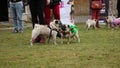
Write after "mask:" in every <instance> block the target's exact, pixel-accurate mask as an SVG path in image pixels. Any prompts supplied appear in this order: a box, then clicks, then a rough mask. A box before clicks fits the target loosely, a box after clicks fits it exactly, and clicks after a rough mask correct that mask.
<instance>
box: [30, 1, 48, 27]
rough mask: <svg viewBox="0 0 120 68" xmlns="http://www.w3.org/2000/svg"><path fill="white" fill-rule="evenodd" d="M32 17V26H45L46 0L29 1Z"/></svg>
mask: <svg viewBox="0 0 120 68" xmlns="http://www.w3.org/2000/svg"><path fill="white" fill-rule="evenodd" d="M28 4H29V7H30V12H31V17H32V26H33V28H34V25H35V24H42V25H45V19H44V8H45V6H46V0H29V2H28Z"/></svg>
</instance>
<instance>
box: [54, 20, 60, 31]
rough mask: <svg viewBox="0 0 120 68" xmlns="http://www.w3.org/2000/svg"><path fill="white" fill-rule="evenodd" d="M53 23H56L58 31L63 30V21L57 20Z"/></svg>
mask: <svg viewBox="0 0 120 68" xmlns="http://www.w3.org/2000/svg"><path fill="white" fill-rule="evenodd" d="M53 22H54V26H55V28H56V29H57V30H59V29H60V28H61V21H60V20H57V19H55V20H53Z"/></svg>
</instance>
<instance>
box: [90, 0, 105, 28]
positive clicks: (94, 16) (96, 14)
mask: <svg viewBox="0 0 120 68" xmlns="http://www.w3.org/2000/svg"><path fill="white" fill-rule="evenodd" d="M93 1H100V2H101V3H102V7H103V6H104V5H105V4H104V2H103V0H92V1H91V2H93ZM90 7H91V10H92V16H91V18H92V19H96V20H97V23H96V27H97V28H100V26H99V22H98V21H99V19H100V10H101V9H102V8H100V9H96V8H93V7H92V3H91V6H90Z"/></svg>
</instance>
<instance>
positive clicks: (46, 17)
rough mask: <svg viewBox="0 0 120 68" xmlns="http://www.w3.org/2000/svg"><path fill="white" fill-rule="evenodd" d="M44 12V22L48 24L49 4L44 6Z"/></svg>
mask: <svg viewBox="0 0 120 68" xmlns="http://www.w3.org/2000/svg"><path fill="white" fill-rule="evenodd" d="M44 14H45V23H46V25H49V24H50V17H51V15H50V14H51V12H50V6H46V7H45V9H44Z"/></svg>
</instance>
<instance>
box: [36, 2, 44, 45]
mask: <svg viewBox="0 0 120 68" xmlns="http://www.w3.org/2000/svg"><path fill="white" fill-rule="evenodd" d="M37 4H38V8H37V11H38V19H39V24H42V25H45V17H44V9H45V6H46V0H38V3H37ZM40 42H41V43H45V37H44V36H42V35H40Z"/></svg>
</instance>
